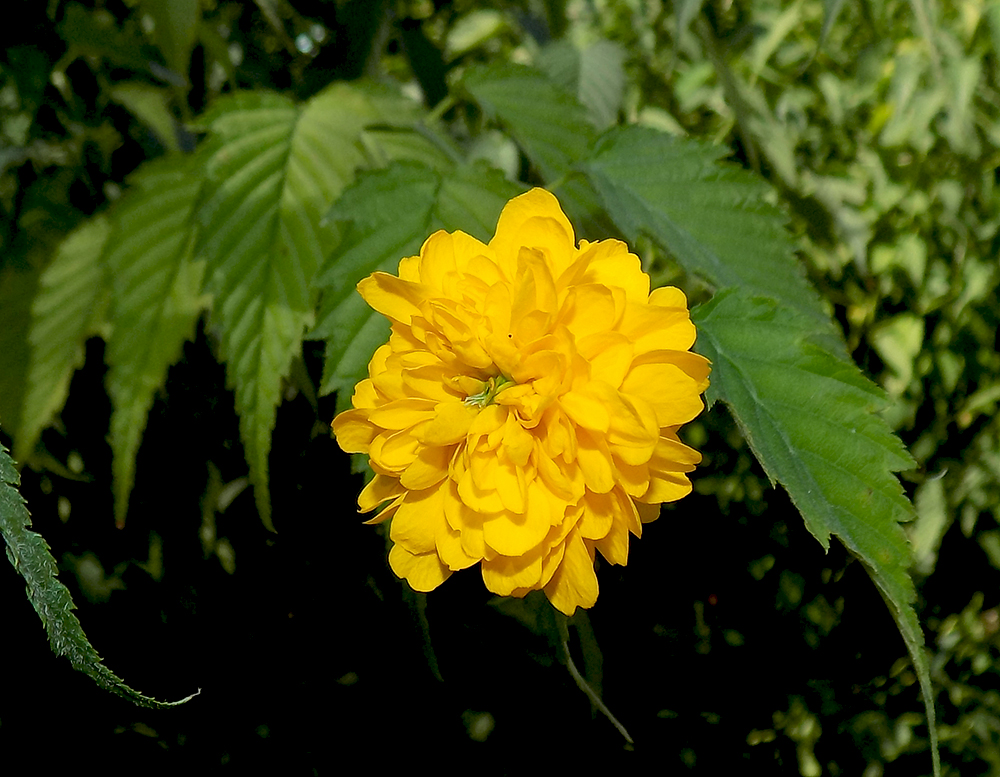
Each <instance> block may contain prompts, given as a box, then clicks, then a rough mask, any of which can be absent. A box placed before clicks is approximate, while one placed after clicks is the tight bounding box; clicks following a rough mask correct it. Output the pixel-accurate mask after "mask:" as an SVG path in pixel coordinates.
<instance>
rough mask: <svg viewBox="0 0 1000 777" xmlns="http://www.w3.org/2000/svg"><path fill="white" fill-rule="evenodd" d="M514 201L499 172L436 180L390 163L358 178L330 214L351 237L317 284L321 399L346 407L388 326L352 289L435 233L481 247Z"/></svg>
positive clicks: (465, 170) (473, 169)
mask: <svg viewBox="0 0 1000 777" xmlns="http://www.w3.org/2000/svg"><path fill="white" fill-rule="evenodd" d="M518 193H519V190H518V188H517V187H516V186H515V185H514V184H512V183H510V182H509V181H507V180H506V179H505V178H504V177H503V174H502V173H500V171H499V170H495V169H492V168H488V167H485V166H481V165H479V166H470V167H460V168H457V169H455V170H454V171H451V172H447V173H442V172H439V171H436V170H433V169H431V168H429V167H426V166H424V165H420V164H416V163H396V164H394V165H392V166H391V167H389V168H388V169H386V170H379V171H376V172H372V173H369V174H366V175H365V176H363V177H362V178H361V179H360V180H359V181H358V182H357V183H356V184H355V185H354V186H352V187H351V188H350V189H348V190H347V191H346V192H344V194H343V196H342V197H341V198H340V199H339V200H338V201H337V203H336V205H335V206H334V207H333V209H332V210H331V212H330V218H331V220H336V221H340V222H347V223H349V224H350V231H349V232H348V235H347V237H346V239H345V241H344V244H343V245H342V246H341V247H340V249H339V250H338V252H337V254H336V256H335V257H334V258H333V260H332V261H331V263H330V265H329V266H328V267H327V268H326V269H324V271H323V272H322V273H321V274H320V275H319V276H318V277H317V286H318V287H319V288H321V289H322V290H323V303H322V306H321V309H320V315H319V320H318V323H317V325H316V329H315V330H314V331H313V332H312V333H311V334H310V337H312V338H316V339H324V340H326V342H327V349H326V365H325V369H324V375H323V383H322V387H321V392H322V393H324V394H328V393H331V392H334V391H336V392H338V397H337V404H338V408H339V409H344V408H346V407H348V406H349V405H350V399H351V392H352V389H353V388H354V385H355V384H356V383H357V382H358V381H359V380H361V379H362V378H364V377H365V376H366V375H367V369H368V362H369V361H370V360H371V356H372V353H373V352H374V351H375V349H376V348H377V347H378V346H379V345H381V344H382V343H384V342H386V340H387V339H388V335H389V323H388V321H387V320H386V319H385V318H384V317H383V316H381V315H379V314H377V313H375V312H374V311H373V310H371V309H370V308H369V307H368V306H367V304H365V301H364V300H363V299H361V296H360V295H359V294H357V293H356V291H355V286H356V285H357V283H358V281H360V280H361V279H362V278H364V277H365V276H367V275H368V274H369V273H372V272H375V271H376V270H381V271H384V272H391V273H395V272H396V270H397V267H398V265H399V260H400V259H402V258H403V257H406V256H412V255H414V254H416V253H417V252H418V251H419V250H420V246H421V244H422V243H423V242H424V240H426V239H427V238H428V237H430V235H431V234H432V233H433V232H435V231H436V230H438V229H445V230H448V231H449V232H450V231H454V230H457V229H461V230H462V231H464V232H467V233H468V234H470V235H472V236H474V237H477V238H479V239H480V240H483V241H484V242H485V241H488V240H489V239H490V237H492V235H493V232H494V230H495V228H496V222H497V218H498V217H499V216H500V211H501V210H502V209H503V206H504V205H505V204H506V203H507V201H508V200H509V199H510V198H511V197H513V196H515V195H517V194H518Z"/></svg>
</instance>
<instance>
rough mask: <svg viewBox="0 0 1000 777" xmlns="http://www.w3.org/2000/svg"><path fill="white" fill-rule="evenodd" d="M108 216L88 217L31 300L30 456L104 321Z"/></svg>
mask: <svg viewBox="0 0 1000 777" xmlns="http://www.w3.org/2000/svg"><path fill="white" fill-rule="evenodd" d="M107 237H108V222H107V220H106V219H105V218H103V217H98V218H95V219H91V220H90V221H87V222H85V223H84V224H83V225H82V226H80V227H78V228H77V229H76V230H75V231H73V232H72V233H70V235H69V236H68V237H66V239H65V240H64V241H63V242H62V244H61V245H60V246H59V249H58V250H57V251H56V255H55V257H54V258H53V259H52V262H51V263H50V264H49V266H48V267H46V268H45V271H44V272H43V273H42V277H41V279H40V281H39V287H38V292H37V294H36V296H35V299H34V301H33V302H32V305H31V330H30V334H29V338H28V339H29V344H30V350H31V358H30V362H29V365H28V378H27V384H26V388H25V391H24V403H23V405H22V408H21V418H20V425H19V428H18V435H17V440H16V449H17V457H18V458H19V459H21V460H22V461H23V460H25V459H26V458H28V456H29V455H30V453H31V451H32V450H33V449H34V447H35V443H36V442H37V441H38V436H39V435H40V434H41V432H42V430H43V429H44V428H45V427H46V426H47V425H48V424H49V423H50V422H51V421H52V419H53V417H54V416H55V414H56V413H58V412H59V411H60V410H61V409H62V406H63V405H64V404H65V403H66V396H67V394H68V393H69V382H70V379H71V378H72V377H73V373H74V372H75V371H76V369H77V368H78V367H79V366H81V365H82V364H83V358H84V343H85V342H86V340H87V338H88V337H90V336H91V335H93V334H97V333H98V331H99V329H100V327H101V325H102V324H103V323H104V314H105V311H106V309H107V299H108V293H107V288H106V279H105V272H104V264H103V262H102V258H101V257H102V252H103V250H104V244H105V241H106V240H107Z"/></svg>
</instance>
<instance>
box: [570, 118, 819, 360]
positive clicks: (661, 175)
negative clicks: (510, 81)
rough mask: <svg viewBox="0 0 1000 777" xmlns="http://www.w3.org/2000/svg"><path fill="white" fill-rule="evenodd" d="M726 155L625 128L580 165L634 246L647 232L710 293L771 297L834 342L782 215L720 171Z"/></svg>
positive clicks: (752, 184)
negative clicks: (730, 290)
mask: <svg viewBox="0 0 1000 777" xmlns="http://www.w3.org/2000/svg"><path fill="white" fill-rule="evenodd" d="M725 152H726V150H725V149H724V148H722V147H719V146H709V145H707V144H704V143H699V142H695V141H690V140H681V139H678V138H674V137H672V136H670V135H666V134H664V133H660V132H656V131H655V130H650V129H644V128H639V127H629V128H627V129H622V130H612V131H611V132H610V133H608V134H607V135H606V136H604V137H603V138H602V139H601V140H600V141H599V143H598V145H597V149H596V151H595V153H594V155H593V157H592V158H591V159H589V160H588V161H587V162H586V163H585V164H584V167H585V169H586V171H587V173H588V175H589V177H590V179H591V181H592V182H593V184H594V188H596V189H597V191H598V193H599V194H600V195H601V198H602V199H603V200H604V204H605V205H606V207H607V209H608V213H610V214H611V217H612V218H613V219H614V220H615V223H616V224H617V225H618V227H619V228H620V229H621V230H622V232H624V233H625V235H626V236H627V237H628V239H629V240H630V241H632V243H633V244H635V242H636V240H637V239H638V238H639V237H640V236H641V235H643V234H644V233H645V234H649V235H650V236H651V237H652V238H653V239H654V240H656V241H657V242H658V243H660V244H661V245H662V246H663V247H664V248H666V249H668V250H669V251H670V252H671V253H672V254H673V255H674V256H675V257H676V258H677V261H678V262H680V264H681V265H682V266H683V267H684V268H685V269H686V270H688V271H689V272H694V273H696V274H698V275H700V276H702V277H703V278H705V279H706V280H707V281H708V282H709V283H711V284H713V285H714V286H715V287H716V288H724V287H726V286H736V287H739V288H741V289H745V290H747V291H749V292H754V293H757V294H763V295H765V296H768V297H771V298H773V299H776V300H778V301H779V302H781V303H783V304H784V305H786V306H788V307H790V308H793V309H795V310H798V311H800V312H802V313H805V314H806V315H807V316H808V317H809V318H810V319H812V320H813V325H814V327H815V328H816V329H818V330H820V331H822V332H823V333H824V334H826V335H828V336H829V337H830V338H831V342H833V341H834V340H836V338H837V337H838V335H836V334H835V330H834V326H833V324H832V322H831V320H830V317H829V315H828V314H827V313H826V311H825V310H824V309H823V305H822V303H821V301H820V298H819V296H818V295H817V294H816V292H815V290H814V289H813V288H812V286H811V285H810V284H809V282H808V280H807V279H806V277H805V272H804V271H803V269H802V267H801V265H800V263H799V262H798V260H797V259H796V257H795V244H794V243H793V242H792V240H791V239H790V238H789V236H788V234H787V232H786V231H785V227H784V219H783V217H782V216H781V214H780V213H779V212H778V211H777V209H776V208H774V207H773V206H772V205H770V204H769V203H768V202H767V200H766V197H767V193H768V189H767V186H766V185H765V184H764V183H763V182H761V181H758V180H757V179H756V178H754V177H752V176H751V175H750V174H749V173H746V172H744V171H742V170H740V169H738V168H735V167H732V166H725V165H720V164H719V163H718V162H719V159H720V158H721V157H722V156H723V155H724V154H725ZM654 281H655V279H654Z"/></svg>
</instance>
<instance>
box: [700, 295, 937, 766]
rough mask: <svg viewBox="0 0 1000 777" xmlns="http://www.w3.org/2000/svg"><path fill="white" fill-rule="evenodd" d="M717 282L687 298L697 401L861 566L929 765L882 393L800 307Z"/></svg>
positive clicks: (905, 456)
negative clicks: (718, 415)
mask: <svg viewBox="0 0 1000 777" xmlns="http://www.w3.org/2000/svg"><path fill="white" fill-rule="evenodd" d="M752 295H753V292H752V291H749V290H745V289H740V290H727V291H725V292H722V293H719V294H717V295H716V296H715V297H713V298H712V300H710V301H709V302H708V303H706V304H705V305H702V306H700V307H698V308H696V309H695V311H694V312H693V314H692V318H693V320H694V322H695V324H696V325H697V327H698V333H699V334H698V350H699V351H700V352H701V353H703V354H704V355H705V356H707V357H708V358H709V359H711V360H712V385H711V387H710V388H709V391H708V399H709V402H714V401H715V400H717V399H721V400H722V401H723V402H725V403H726V404H727V405H728V406H729V407H730V408H731V409H732V411H733V415H734V416H735V418H736V421H737V423H738V424H739V425H740V427H741V429H742V430H743V432H744V435H745V437H746V439H747V441H748V442H749V443H750V447H751V449H752V450H753V452H754V455H755V456H756V457H757V459H758V460H759V461H760V463H761V464H762V465H763V467H764V470H765V472H767V475H768V477H769V478H770V479H771V482H772V484H773V483H774V482H779V483H781V484H782V485H783V486H784V487H785V489H786V490H787V491H788V494H789V496H791V498H792V501H793V502H794V503H795V505H796V507H798V509H799V512H800V513H801V514H802V517H803V519H804V520H805V524H806V527H807V528H808V529H809V532H810V533H811V534H812V535H813V536H814V537H815V538H816V539H817V540H818V541H819V542H820V544H821V545H822V546H823V547H824V548H829V544H830V535H831V534H834V535H835V536H837V537H838V538H839V539H840V541H841V542H843V543H844V545H845V546H846V547H847V548H848V550H850V551H851V553H853V554H854V555H855V556H857V557H858V558H859V559H860V560H861V561H862V562H863V563H864V565H865V568H866V569H867V570H868V573H869V575H870V576H871V577H872V579H873V580H874V581H875V583H876V585H877V586H878V588H879V590H880V592H881V593H882V596H883V598H884V599H885V601H886V603H887V604H888V605H889V609H890V610H891V611H892V615H893V617H894V618H895V620H896V624H897V625H898V627H899V630H900V632H901V633H902V635H903V639H904V641H905V642H906V647H907V649H908V650H909V653H910V656H911V658H912V660H913V665H914V668H915V670H916V673H917V676H918V678H919V681H920V687H921V690H922V692H923V696H924V703H925V706H926V710H927V720H928V725H929V728H930V732H931V746H932V750H933V755H934V770H935V774H938V773H939V766H938V756H937V734H936V729H935V723H934V697H933V695H932V694H931V687H930V672H929V666H928V662H927V657H926V656H925V655H924V652H923V645H924V637H923V632H922V631H921V628H920V622H919V621H918V619H917V615H916V612H915V611H914V609H913V601H914V599H915V598H916V593H915V591H914V587H913V581H912V580H911V578H910V575H909V571H908V570H909V567H910V565H911V563H912V561H913V558H912V553H911V550H910V546H909V543H908V542H907V540H906V536H905V534H904V533H903V530H902V527H901V526H900V525H899V524H900V522H901V521H910V520H912V519H913V517H914V511H913V507H912V505H911V504H910V502H909V501H908V500H907V498H906V496H905V495H904V494H903V489H902V486H901V485H900V483H899V481H898V479H897V478H896V477H895V475H894V474H893V473H894V472H897V471H900V470H905V469H911V468H912V467H913V466H914V462H913V459H912V458H911V456H910V455H909V453H908V452H907V451H906V449H905V448H904V447H903V444H902V442H900V440H899V438H898V437H896V436H895V435H894V434H893V433H892V430H891V429H890V428H889V425H888V424H887V423H886V422H885V421H884V420H883V419H882V418H881V417H880V416H879V415H877V414H876V413H877V411H879V410H880V409H882V408H884V407H885V406H886V404H887V399H886V395H885V393H884V392H883V391H882V390H881V389H879V388H878V387H877V386H875V385H874V384H873V383H871V382H870V381H869V380H868V379H867V378H865V377H864V375H862V374H861V371H860V370H859V369H858V368H857V367H856V366H855V365H854V364H853V363H849V362H847V361H845V360H844V359H842V358H840V356H839V355H837V354H835V353H831V351H830V350H829V349H828V348H827V347H826V344H825V342H824V341H823V340H822V339H821V338H819V337H816V335H815V326H814V323H813V321H812V319H811V318H810V317H808V316H807V315H805V314H803V313H801V312H799V311H797V310H794V309H791V308H789V307H788V306H787V305H779V304H778V303H776V302H775V301H774V300H770V299H766V298H763V297H754V296H752Z"/></svg>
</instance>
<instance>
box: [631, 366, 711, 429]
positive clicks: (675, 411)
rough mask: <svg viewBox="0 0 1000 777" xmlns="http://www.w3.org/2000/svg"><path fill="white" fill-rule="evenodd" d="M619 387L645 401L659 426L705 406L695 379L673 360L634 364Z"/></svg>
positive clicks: (680, 421)
mask: <svg viewBox="0 0 1000 777" xmlns="http://www.w3.org/2000/svg"><path fill="white" fill-rule="evenodd" d="M621 390H622V393H624V394H628V395H629V396H632V397H639V398H640V399H642V400H643V401H645V402H646V403H647V404H648V405H649V406H650V407H651V408H652V409H653V412H654V413H655V414H656V423H657V425H659V426H672V425H674V424H683V423H685V422H687V421H690V420H691V419H692V418H694V417H695V416H696V415H698V414H699V413H700V412H701V411H702V410H704V409H705V403H704V402H702V399H701V389H700V388H699V386H698V383H697V382H696V381H695V380H694V379H693V378H691V377H690V376H688V375H687V374H686V373H684V372H682V371H681V369H680V368H679V367H677V366H676V365H673V364H666V363H662V362H661V363H653V364H637V365H634V366H633V367H632V369H631V370H629V372H628V375H626V376H625V380H624V381H623V382H622V385H621Z"/></svg>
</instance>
